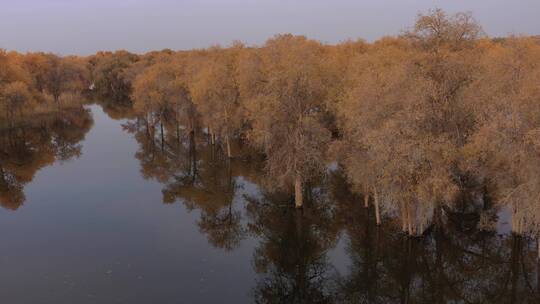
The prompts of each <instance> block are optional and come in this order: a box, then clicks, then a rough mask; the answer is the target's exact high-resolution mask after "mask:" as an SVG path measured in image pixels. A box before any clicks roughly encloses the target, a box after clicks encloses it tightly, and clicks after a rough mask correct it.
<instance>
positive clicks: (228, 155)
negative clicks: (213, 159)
mask: <svg viewBox="0 0 540 304" xmlns="http://www.w3.org/2000/svg"><path fill="white" fill-rule="evenodd" d="M225 141H226V144H227V157H229V158H232V153H231V142H230V139H229V134H227V135H225Z"/></svg>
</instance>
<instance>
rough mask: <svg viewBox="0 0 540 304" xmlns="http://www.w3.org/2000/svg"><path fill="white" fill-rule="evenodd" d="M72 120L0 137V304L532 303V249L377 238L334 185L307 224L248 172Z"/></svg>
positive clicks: (490, 238) (128, 123)
mask: <svg viewBox="0 0 540 304" xmlns="http://www.w3.org/2000/svg"><path fill="white" fill-rule="evenodd" d="M70 117H71V118H70V119H71V120H72V121H69V119H68V121H67V122H66V120H65V119H60V118H58V117H56V118H51V119H49V121H48V122H45V123H41V124H38V125H36V126H32V127H29V128H28V129H26V130H25V132H24V134H23V133H17V134H11V135H8V134H2V137H4V139H3V141H1V142H0V143H1V144H2V145H3V146H2V148H1V149H3V152H2V154H0V157H1V158H0V161H1V162H2V163H1V167H2V170H3V171H2V172H3V173H2V174H3V175H4V181H3V182H2V187H1V188H0V203H2V207H3V208H0V231H2V232H3V233H2V236H1V237H0V300H2V302H3V303H222V302H225V303H252V302H260V303H344V302H347V303H466V302H471V303H538V300H539V299H540V298H539V294H538V290H539V288H538V286H539V281H538V264H537V259H536V256H537V252H536V242H535V241H534V240H530V239H528V238H522V237H518V236H512V235H511V234H508V233H504V234H500V233H497V232H482V231H480V230H478V229H470V228H468V227H469V226H470V225H468V223H461V222H454V221H452V219H448V221H447V222H446V226H447V228H446V229H445V230H444V232H438V231H433V232H431V233H430V234H429V235H428V236H426V237H425V238H423V239H407V238H405V237H403V235H401V234H400V232H399V231H398V229H397V226H398V225H395V224H394V223H392V219H390V218H387V219H386V221H385V225H383V226H382V227H381V228H380V229H379V230H377V229H376V228H375V226H374V225H373V216H372V214H370V213H369V211H366V210H365V209H364V208H362V207H361V205H362V204H361V203H360V200H358V201H355V200H354V197H351V196H350V195H349V194H348V193H346V190H343V189H342V188H343V181H342V180H341V179H340V177H339V176H334V177H330V178H329V181H327V182H326V183H325V185H324V186H321V189H320V191H318V192H320V193H319V195H318V196H316V197H315V198H314V201H315V203H313V205H311V206H308V207H306V208H305V210H304V211H303V213H300V212H297V211H295V210H294V209H293V208H290V206H291V204H290V203H289V202H288V201H287V200H288V198H287V197H286V196H283V195H280V194H276V193H271V192H268V191H265V190H264V189H265V188H264V187H262V186H261V185H262V184H263V182H262V181H261V178H260V177H261V176H262V174H261V173H260V171H259V169H258V164H257V161H256V160H251V161H246V160H240V159H238V160H234V161H233V162H232V163H230V164H229V163H227V162H226V161H224V160H223V159H222V157H221V156H220V155H219V151H211V149H209V148H208V147H207V146H205V145H204V143H197V146H198V147H197V150H196V152H195V153H193V151H192V150H191V148H190V147H189V145H188V144H186V143H185V142H184V143H182V144H176V143H175V142H174V139H168V140H167V145H164V146H160V144H157V145H156V144H151V143H149V142H148V141H147V140H145V137H144V134H143V133H142V132H139V131H137V130H135V131H134V128H133V126H134V125H135V120H134V119H130V120H127V119H113V118H111V117H110V116H108V115H107V114H106V113H104V112H103V110H102V108H101V107H100V106H97V105H93V106H90V107H89V112H84V111H78V112H76V113H75V114H73V115H72V116H70ZM113 117H115V118H118V116H117V115H113ZM92 119H93V123H92ZM59 121H60V122H59ZM44 126H45V127H44ZM68 130H69V131H68ZM8 138H12V139H13V138H17V139H22V138H24V140H19V141H22V142H23V143H24V144H21V143H18V144H13V143H12V142H11V143H10V141H9V139H8ZM51 142H52V143H53V144H51ZM13 172H15V173H13ZM14 176H15V177H14ZM14 181H15V182H14ZM0 182H1V181H0ZM6 185H9V186H6ZM21 195H24V197H22V196H21ZM21 197H22V198H21Z"/></svg>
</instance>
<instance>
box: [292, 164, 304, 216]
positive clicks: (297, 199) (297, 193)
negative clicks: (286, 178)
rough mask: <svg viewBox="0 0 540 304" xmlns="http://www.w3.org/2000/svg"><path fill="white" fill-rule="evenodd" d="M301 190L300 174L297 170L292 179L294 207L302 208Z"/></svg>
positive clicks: (302, 190)
mask: <svg viewBox="0 0 540 304" xmlns="http://www.w3.org/2000/svg"><path fill="white" fill-rule="evenodd" d="M303 192H304V189H303V187H302V176H301V175H300V173H299V172H296V177H295V180H294V203H295V207H296V208H302V205H303V203H304V198H303Z"/></svg>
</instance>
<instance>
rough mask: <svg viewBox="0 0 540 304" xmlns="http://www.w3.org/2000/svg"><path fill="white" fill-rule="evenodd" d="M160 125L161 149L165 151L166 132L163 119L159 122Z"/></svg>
mask: <svg viewBox="0 0 540 304" xmlns="http://www.w3.org/2000/svg"><path fill="white" fill-rule="evenodd" d="M159 126H160V128H161V151H163V149H164V144H165V134H164V132H163V121H161V122H160V123H159Z"/></svg>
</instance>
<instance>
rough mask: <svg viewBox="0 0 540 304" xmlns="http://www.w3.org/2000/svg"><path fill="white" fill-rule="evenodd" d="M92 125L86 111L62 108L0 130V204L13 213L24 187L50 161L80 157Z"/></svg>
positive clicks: (18, 205) (22, 196) (22, 199)
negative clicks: (83, 142) (82, 144)
mask: <svg viewBox="0 0 540 304" xmlns="http://www.w3.org/2000/svg"><path fill="white" fill-rule="evenodd" d="M92 125H93V120H92V116H91V115H90V111H89V110H87V109H84V108H82V107H80V108H74V109H66V110H62V111H60V112H57V113H54V114H48V115H45V116H39V117H29V118H28V119H27V120H26V121H23V122H20V123H19V124H17V125H16V126H13V127H12V128H9V129H2V130H0V204H1V205H2V207H4V208H6V209H11V210H16V209H18V208H19V207H20V206H21V205H22V204H23V203H24V201H25V199H26V198H25V194H24V187H25V185H26V184H28V183H30V182H31V181H32V179H33V178H34V176H35V175H36V173H37V172H38V171H39V170H40V169H42V168H44V167H46V166H50V165H52V164H53V163H54V162H57V161H59V162H63V161H67V160H70V159H72V158H77V157H79V156H80V155H81V148H82V147H81V145H80V142H81V141H82V140H83V139H84V136H85V135H86V133H87V132H88V131H89V130H90V128H91V127H92Z"/></svg>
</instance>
